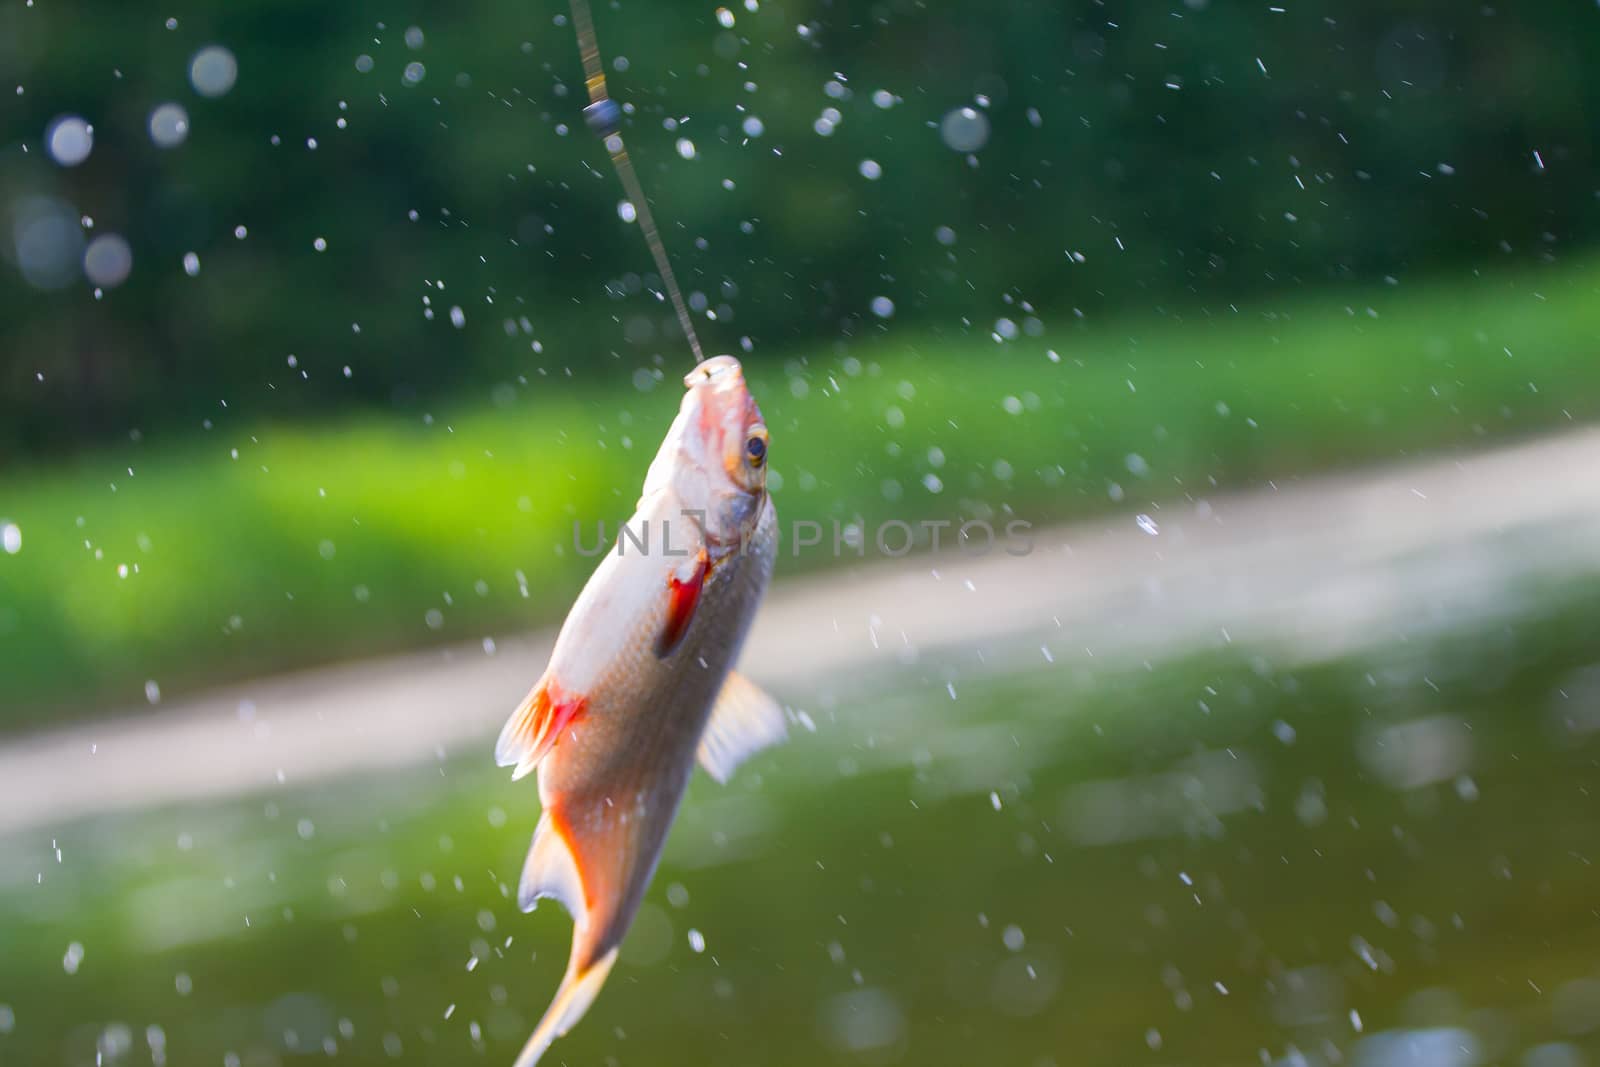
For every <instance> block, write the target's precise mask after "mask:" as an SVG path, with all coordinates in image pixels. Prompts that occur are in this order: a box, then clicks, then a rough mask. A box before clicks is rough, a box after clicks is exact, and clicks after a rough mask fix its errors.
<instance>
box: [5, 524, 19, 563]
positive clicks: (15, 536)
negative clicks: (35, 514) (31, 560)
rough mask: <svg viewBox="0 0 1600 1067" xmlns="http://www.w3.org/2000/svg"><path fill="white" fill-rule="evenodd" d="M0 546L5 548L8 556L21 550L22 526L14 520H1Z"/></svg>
mask: <svg viewBox="0 0 1600 1067" xmlns="http://www.w3.org/2000/svg"><path fill="white" fill-rule="evenodd" d="M0 548H4V549H5V550H6V555H8V556H15V555H16V554H17V553H18V552H21V551H22V527H20V526H18V525H17V524H16V523H14V522H0Z"/></svg>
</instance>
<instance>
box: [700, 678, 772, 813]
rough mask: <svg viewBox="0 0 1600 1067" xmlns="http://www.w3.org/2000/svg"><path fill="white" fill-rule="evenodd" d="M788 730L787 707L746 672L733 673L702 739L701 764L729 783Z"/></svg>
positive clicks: (725, 685)
mask: <svg viewBox="0 0 1600 1067" xmlns="http://www.w3.org/2000/svg"><path fill="white" fill-rule="evenodd" d="M788 733H789V724H788V721H787V720H786V719H785V718H784V715H783V706H782V705H781V704H779V703H778V702H777V701H776V700H774V699H772V697H770V696H768V695H767V694H766V692H765V691H763V690H762V689H761V687H760V686H758V685H756V684H755V683H754V682H752V681H750V679H748V678H746V677H745V676H744V675H742V674H739V673H738V672H737V671H734V672H730V673H729V674H728V678H727V680H726V681H724V682H723V683H722V690H721V692H719V693H718V694H717V702H716V703H715V704H713V705H712V707H711V719H710V721H709V722H707V723H706V732H705V733H704V734H703V735H701V738H700V750H699V752H698V758H699V760H700V766H702V767H704V768H705V769H706V773H707V774H709V775H711V777H713V778H715V779H716V780H717V782H718V783H720V784H723V785H726V784H727V782H728V779H730V778H732V777H733V772H734V771H736V770H737V769H738V768H739V765H740V764H741V763H743V762H744V761H745V760H747V759H749V758H750V757H751V756H754V755H755V754H756V753H757V752H760V751H761V750H762V749H764V748H770V747H771V746H773V745H776V744H778V743H779V742H780V741H782V740H784V739H785V738H786V737H787V736H788Z"/></svg>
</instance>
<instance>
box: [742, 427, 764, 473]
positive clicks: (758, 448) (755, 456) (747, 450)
mask: <svg viewBox="0 0 1600 1067" xmlns="http://www.w3.org/2000/svg"><path fill="white" fill-rule="evenodd" d="M744 454H745V455H746V456H749V457H750V465H751V466H752V467H759V466H761V464H762V463H764V462H765V461H766V458H767V437H766V434H751V435H750V438H749V439H748V440H747V441H745V443H744Z"/></svg>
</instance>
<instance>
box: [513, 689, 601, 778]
mask: <svg viewBox="0 0 1600 1067" xmlns="http://www.w3.org/2000/svg"><path fill="white" fill-rule="evenodd" d="M586 703H587V701H586V700H585V699H584V698H583V697H581V696H574V695H571V694H568V693H564V692H562V691H561V689H560V687H559V686H558V685H556V683H555V681H554V680H553V679H551V678H550V677H549V675H546V676H545V677H543V678H541V679H539V684H538V685H535V686H534V687H533V690H532V691H531V692H530V693H529V694H528V695H527V696H526V697H524V698H523V701H522V703H521V704H519V705H517V710H516V711H513V712H512V713H511V718H509V719H507V720H506V725H505V728H504V729H502V730H501V731H500V740H499V741H497V742H495V746H494V761H495V763H496V764H497V765H499V766H501V767H514V768H516V769H515V770H513V771H512V772H511V780H512V781H516V780H517V779H518V778H522V777H524V776H525V775H527V774H528V772H530V771H532V770H533V769H534V768H535V767H537V766H538V765H539V761H540V760H542V759H544V757H545V756H546V755H547V754H548V753H549V752H550V750H551V749H552V748H554V747H555V743H556V741H557V740H558V739H559V738H560V737H561V732H562V731H563V730H565V729H566V728H567V727H568V726H569V725H571V724H572V722H573V720H575V719H576V718H577V717H578V716H579V715H581V714H582V713H583V709H584V705H585V704H586Z"/></svg>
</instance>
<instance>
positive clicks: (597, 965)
mask: <svg viewBox="0 0 1600 1067" xmlns="http://www.w3.org/2000/svg"><path fill="white" fill-rule="evenodd" d="M581 945H582V938H581V937H578V938H575V939H574V944H573V953H572V962H571V963H570V964H569V965H568V966H567V974H566V977H564V978H563V979H561V987H560V988H559V989H557V990H556V995H555V999H554V1000H552V1001H551V1002H550V1007H549V1008H547V1009H546V1010H545V1013H544V1018H542V1019H540V1020H539V1025H538V1026H537V1027H536V1028H535V1029H534V1031H533V1036H532V1037H530V1038H528V1043H527V1044H526V1045H524V1046H522V1054H521V1055H520V1056H518V1057H517V1062H516V1064H515V1065H514V1067H535V1064H537V1063H538V1062H539V1057H541V1056H543V1055H544V1054H545V1050H547V1049H548V1048H549V1047H550V1046H551V1045H552V1044H554V1043H555V1039H556V1038H558V1037H560V1036H562V1035H563V1034H565V1033H566V1032H567V1031H568V1030H571V1029H572V1028H573V1027H574V1026H577V1025H578V1020H579V1019H582V1018H583V1013H584V1012H586V1011H588V1010H589V1005H591V1004H593V1003H594V998H595V997H597V996H599V995H600V987H601V986H603V985H605V984H606V977H607V976H608V975H610V974H611V967H612V965H613V964H615V963H616V962H617V948H616V946H613V947H612V948H611V950H610V951H609V952H607V953H606V954H605V955H603V956H601V957H600V958H599V959H597V960H593V961H591V962H589V963H588V964H587V965H583V964H580V963H579V959H580V946H581ZM582 955H585V956H586V955H587V953H582Z"/></svg>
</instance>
